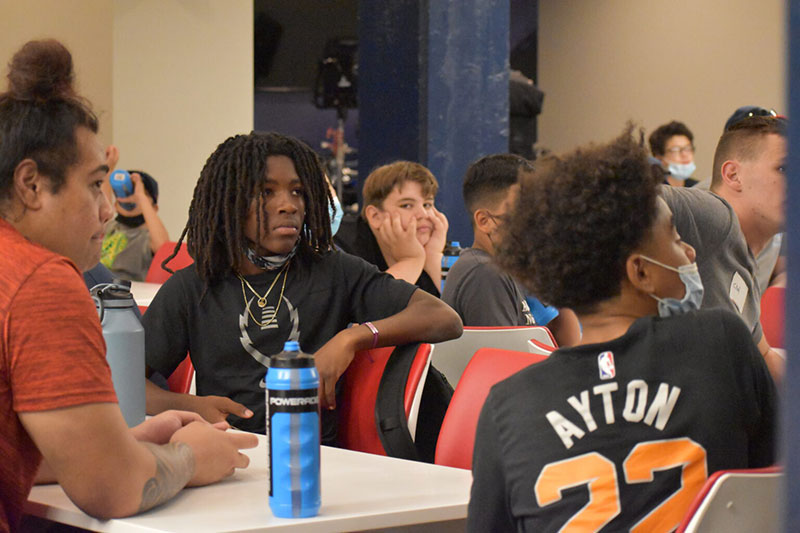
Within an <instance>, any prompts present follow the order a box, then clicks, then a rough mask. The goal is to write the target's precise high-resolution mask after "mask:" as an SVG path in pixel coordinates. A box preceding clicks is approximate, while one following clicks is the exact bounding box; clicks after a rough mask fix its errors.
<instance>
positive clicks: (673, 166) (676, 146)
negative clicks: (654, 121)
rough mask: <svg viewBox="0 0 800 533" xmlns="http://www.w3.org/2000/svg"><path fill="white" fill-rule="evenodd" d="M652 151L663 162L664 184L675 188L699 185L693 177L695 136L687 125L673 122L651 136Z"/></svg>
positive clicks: (661, 127)
mask: <svg viewBox="0 0 800 533" xmlns="http://www.w3.org/2000/svg"><path fill="white" fill-rule="evenodd" d="M648 140H649V142H650V151H651V152H652V154H653V157H655V158H656V159H658V160H659V161H660V162H661V165H662V168H663V169H664V171H665V172H664V182H665V183H668V184H670V185H672V186H673V187H691V186H692V185H695V184H696V183H697V180H694V179H692V175H693V174H694V171H695V170H696V169H697V167H696V166H695V164H694V135H692V132H691V130H690V129H689V128H687V127H686V124H684V123H683V122H678V121H676V120H673V121H672V122H670V123H669V124H664V125H663V126H659V127H658V128H656V129H655V130H654V131H653V133H651V134H650V138H649V139H648Z"/></svg>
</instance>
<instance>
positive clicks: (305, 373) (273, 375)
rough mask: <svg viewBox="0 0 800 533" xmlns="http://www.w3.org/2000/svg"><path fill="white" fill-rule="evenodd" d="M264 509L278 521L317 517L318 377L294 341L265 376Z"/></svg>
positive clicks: (272, 363) (288, 344)
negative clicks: (266, 492)
mask: <svg viewBox="0 0 800 533" xmlns="http://www.w3.org/2000/svg"><path fill="white" fill-rule="evenodd" d="M266 381H267V396H266V402H267V430H266V437H267V467H268V468H269V506H270V509H272V514H274V515H275V516H277V517H280V518H304V517H309V516H316V514H317V513H318V512H319V506H320V490H319V375H318V374H317V369H316V367H315V366H314V359H313V358H312V357H310V356H308V355H306V354H304V353H302V352H300V346H299V345H298V343H297V342H295V341H288V342H287V343H286V344H285V345H284V347H283V351H282V352H281V353H279V354H277V355H273V356H272V357H271V358H270V366H269V370H268V371H267V380H266Z"/></svg>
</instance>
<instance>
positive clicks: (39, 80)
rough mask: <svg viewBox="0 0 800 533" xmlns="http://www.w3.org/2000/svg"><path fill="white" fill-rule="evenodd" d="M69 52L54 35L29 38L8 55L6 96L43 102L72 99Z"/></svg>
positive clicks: (74, 96) (70, 58)
mask: <svg viewBox="0 0 800 533" xmlns="http://www.w3.org/2000/svg"><path fill="white" fill-rule="evenodd" d="M72 80H73V70H72V55H71V54H70V53H69V50H67V48H66V47H65V46H64V45H63V44H61V43H60V42H58V41H56V40H54V39H45V40H41V41H30V42H28V43H26V44H25V45H24V46H23V47H22V48H21V49H20V50H19V52H17V53H16V54H14V57H13V58H12V59H11V63H10V65H9V72H8V93H7V96H10V97H11V98H14V99H17V100H29V101H37V102H46V101H50V100H74V99H76V98H77V96H76V94H75V91H74V89H73V87H72Z"/></svg>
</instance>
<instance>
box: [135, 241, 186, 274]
mask: <svg viewBox="0 0 800 533" xmlns="http://www.w3.org/2000/svg"><path fill="white" fill-rule="evenodd" d="M175 244H176V243H174V242H172V241H168V242H165V243H164V244H162V245H161V248H159V249H158V251H157V252H156V253H155V254H154V255H153V261H152V262H151V263H150V268H149V269H148V270H147V276H145V278H144V280H145V281H147V282H149V283H164V282H165V281H167V280H168V279H169V277H170V276H171V275H172V274H170V273H169V272H167V271H166V270H164V269H163V268H162V267H161V263H163V262H164V259H166V258H167V257H169V256H170V255H172V251H173V250H174V249H175ZM192 263H194V259H192V257H191V256H190V255H189V251H188V250H187V249H186V243H185V242H184V243H181V249H180V250H178V255H176V256H175V257H173V258H172V259H171V260H170V262H169V263H167V266H168V267H169V268H171V269H172V270H174V271H177V270H180V269H181V268H184V267H187V266H189V265H191V264H192Z"/></svg>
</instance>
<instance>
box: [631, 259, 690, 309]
mask: <svg viewBox="0 0 800 533" xmlns="http://www.w3.org/2000/svg"><path fill="white" fill-rule="evenodd" d="M641 258H642V259H645V260H646V261H649V262H651V263H653V264H654V265H658V266H660V267H662V268H666V269H667V270H672V271H673V272H677V273H678V277H680V278H681V281H682V282H683V286H684V289H685V292H684V294H683V298H681V299H680V300H678V299H677V298H660V297H658V296H656V295H655V294H651V295H650V296H651V297H652V298H654V299H656V300H658V316H660V317H670V316H677V315H683V314H686V313H688V312H689V311H697V310H698V309H700V304H701V303H702V302H703V282H702V280H701V279H700V272H699V271H698V270H697V263H689V264H688V265H681V266H679V267H674V266H670V265H666V264H664V263H662V262H660V261H656V260H655V259H651V258H649V257H647V256H646V255H642V256H641Z"/></svg>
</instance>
